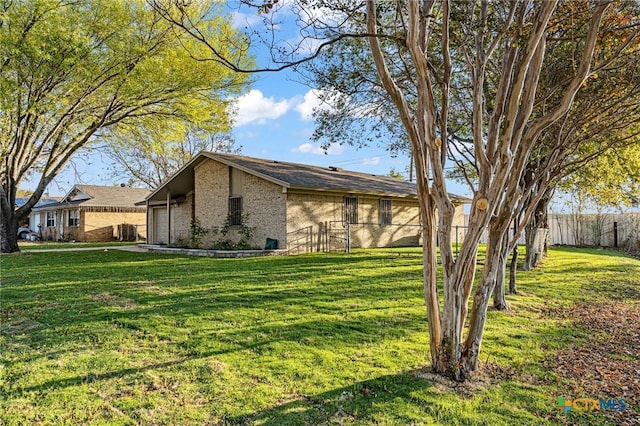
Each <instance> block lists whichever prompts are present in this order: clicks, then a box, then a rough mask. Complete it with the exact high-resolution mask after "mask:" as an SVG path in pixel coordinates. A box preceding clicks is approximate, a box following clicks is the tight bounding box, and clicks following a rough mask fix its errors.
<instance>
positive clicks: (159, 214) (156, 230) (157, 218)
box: [153, 207, 169, 244]
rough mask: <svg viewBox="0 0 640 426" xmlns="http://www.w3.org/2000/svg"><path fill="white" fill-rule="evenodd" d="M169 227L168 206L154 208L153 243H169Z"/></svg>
mask: <svg viewBox="0 0 640 426" xmlns="http://www.w3.org/2000/svg"><path fill="white" fill-rule="evenodd" d="M168 243H169V229H168V226H167V208H166V207H155V208H154V209H153V244H168Z"/></svg>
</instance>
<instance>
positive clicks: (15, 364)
mask: <svg viewBox="0 0 640 426" xmlns="http://www.w3.org/2000/svg"><path fill="white" fill-rule="evenodd" d="M0 264H1V271H0V274H1V279H2V289H1V299H0V303H1V307H2V310H1V317H0V319H1V322H2V332H1V333H0V343H1V348H0V349H1V350H0V362H1V363H2V365H1V366H0V396H1V398H2V400H1V401H0V404H2V407H0V408H1V409H0V424H3V425H4V424H6V425H23V424H74V425H75V424H144V425H146V424H162V425H165V424H176V425H188V424H193V425H202V424H272V425H283V424H287V425H288V424H309V425H315V424H325V423H326V424H331V423H335V424H363V425H364V424H376V423H377V424H400V425H403V424H445V425H449V424H487V425H498V424H509V425H511V424H532V425H538V424H566V423H567V422H578V423H588V424H606V423H607V421H608V420H607V419H608V417H606V416H605V414H601V413H596V414H582V413H577V412H571V413H569V414H567V415H565V414H563V413H561V412H560V411H559V410H558V409H556V408H555V405H556V403H557V399H558V397H559V396H565V397H567V398H572V397H576V396H579V395H572V394H569V393H568V392H571V391H572V390H573V389H576V386H574V385H575V383H576V382H575V379H572V378H565V377H563V376H562V375H561V374H559V373H558V372H557V371H556V370H554V368H553V367H549V365H550V364H549V362H550V361H553V359H554V354H556V353H559V351H562V350H565V349H566V348H570V347H572V345H581V344H584V343H585V342H587V339H588V336H589V333H590V331H588V330H581V329H579V328H576V327H575V326H573V325H572V324H571V322H570V321H571V320H570V318H566V317H565V318H560V317H559V316H558V315H554V314H553V313H554V312H557V311H558V310H561V309H563V307H571V306H572V305H580V304H584V303H585V302H587V303H589V304H597V303H609V302H611V301H620V303H625V304H631V306H633V307H634V308H635V307H640V304H639V303H640V261H638V260H634V259H631V258H627V257H624V256H622V255H620V254H619V253H617V252H611V251H599V250H592V251H588V250H575V249H553V250H552V252H551V257H550V258H549V259H547V260H546V261H545V265H544V267H543V268H541V269H539V270H536V271H533V272H530V273H524V272H522V273H519V277H520V283H519V288H520V290H522V291H523V292H524V294H522V295H518V296H510V297H509V298H508V300H509V302H510V303H511V305H512V306H513V308H514V311H513V312H497V311H490V312H489V314H488V321H487V327H486V333H485V341H484V346H483V353H482V355H481V359H482V362H483V371H484V374H482V375H481V377H479V379H478V381H477V382H476V383H475V384H474V385H473V386H469V385H467V386H463V387H460V388H458V389H456V390H452V389H451V388H450V387H449V386H447V384H446V383H445V384H443V383H440V382H439V381H437V380H436V381H434V380H433V379H432V377H431V376H429V375H427V374H425V373H426V372H427V371H428V370H426V369H424V367H425V366H426V365H427V363H428V361H427V354H428V337H427V324H426V313H425V307H424V302H423V293H422V282H421V255H420V252H419V250H418V249H394V250H370V251H357V252H355V253H352V254H348V255H345V254H342V253H341V254H311V255H302V256H290V257H271V258H254V259H210V258H200V257H183V256H172V255H171V256H170V255H159V254H148V253H131V252H122V251H117V250H109V251H89V252H66V253H35V252H27V253H22V254H16V255H3V256H2V257H0ZM602 338H603V339H604V338H605V337H602ZM637 361H639V360H638V358H637V352H636V355H635V358H634V357H633V356H632V357H631V359H630V360H629V362H637ZM582 396H586V397H601V396H608V397H617V396H618V395H589V394H586V395H582ZM633 402H634V403H635V402H636V401H633ZM638 410H639V409H638V405H637V404H636V405H634V406H632V407H631V408H629V409H628V411H627V412H626V414H625V415H627V416H632V417H634V416H637V415H638ZM635 418H638V417H635Z"/></svg>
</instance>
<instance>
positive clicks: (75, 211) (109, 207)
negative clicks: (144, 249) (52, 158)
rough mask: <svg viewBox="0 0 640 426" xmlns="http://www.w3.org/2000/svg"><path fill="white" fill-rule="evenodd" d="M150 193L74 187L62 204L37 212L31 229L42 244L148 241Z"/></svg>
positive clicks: (139, 189)
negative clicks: (147, 208) (47, 241)
mask: <svg viewBox="0 0 640 426" xmlns="http://www.w3.org/2000/svg"><path fill="white" fill-rule="evenodd" d="M150 192H151V191H150V190H148V189H142V188H129V187H125V186H96V185H75V186H74V187H73V188H72V189H71V190H70V191H69V192H68V193H67V195H65V196H64V197H63V198H62V200H60V201H59V202H56V203H50V204H47V205H44V206H42V207H38V208H34V209H33V211H32V213H31V229H32V230H34V231H36V232H39V233H40V237H41V239H43V240H66V241H70V240H75V241H113V240H114V239H119V240H126V241H135V240H140V239H146V234H147V232H146V207H144V206H137V205H136V203H138V202H140V201H142V200H144V199H145V197H146V196H147V195H149V193H150Z"/></svg>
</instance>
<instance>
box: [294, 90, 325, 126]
mask: <svg viewBox="0 0 640 426" xmlns="http://www.w3.org/2000/svg"><path fill="white" fill-rule="evenodd" d="M320 104H321V101H320V99H319V98H318V91H317V90H315V89H311V90H309V91H308V92H307V93H305V94H304V100H303V101H302V102H300V103H299V104H298V105H296V106H295V109H296V111H298V112H299V113H300V117H301V118H302V119H303V120H305V121H309V120H311V119H313V110H314V109H316V108H318V107H319V106H320Z"/></svg>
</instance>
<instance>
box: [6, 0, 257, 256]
mask: <svg viewBox="0 0 640 426" xmlns="http://www.w3.org/2000/svg"><path fill="white" fill-rule="evenodd" d="M212 4H213V5H214V6H212ZM198 5H201V6H202V7H203V9H199V10H195V9H193V10H190V13H193V14H194V15H193V16H200V12H202V10H205V9H206V10H207V12H208V13H210V15H209V16H208V21H209V23H210V26H209V27H208V28H204V29H203V31H205V32H206V34H207V35H208V36H209V38H210V40H211V43H212V44H214V45H218V46H219V49H220V51H222V52H224V54H225V55H226V56H228V57H231V58H234V60H236V61H237V62H238V63H242V64H245V65H247V64H249V63H250V60H249V58H248V57H247V55H246V52H245V51H244V50H243V49H242V47H243V43H244V42H243V38H242V37H241V36H240V35H239V34H238V33H237V32H236V31H235V30H233V29H232V27H231V24H230V23H229V20H228V19H223V18H222V17H220V15H219V14H218V13H217V10H216V9H215V7H216V6H215V5H216V3H214V2H212V3H209V4H206V2H199V3H198ZM185 47H189V48H190V49H189V50H187V49H185ZM203 50H204V48H203V47H202V46H200V45H199V44H198V43H195V42H194V41H193V40H192V39H191V38H190V37H185V36H184V34H182V33H179V32H176V31H174V28H173V27H172V26H171V25H169V24H168V23H167V22H166V21H165V20H163V19H161V18H160V16H159V15H158V14H157V12H155V11H154V10H153V9H152V8H150V7H148V4H147V3H146V2H145V1H143V0H136V1H124V0H115V1H113V0H77V1H65V0H56V1H50V0H29V1H27V0H13V1H9V0H7V1H1V2H0V74H1V78H0V158H1V160H0V161H1V162H2V167H1V168H0V213H1V221H0V239H1V242H0V251H1V252H4V253H6V252H14V251H17V250H19V248H18V244H17V235H16V233H17V228H18V226H19V225H20V224H21V222H23V221H24V220H25V218H26V217H27V215H28V214H29V212H30V211H31V209H32V208H33V206H34V205H35V204H36V203H37V202H38V200H39V199H40V197H41V196H42V194H43V193H44V191H45V189H46V187H47V185H48V184H49V183H50V182H51V181H52V180H53V179H54V177H55V176H56V175H57V174H58V173H59V172H60V170H61V169H62V168H63V167H64V166H65V165H66V164H67V163H68V162H69V160H70V159H71V158H72V157H73V156H74V155H75V154H76V153H77V152H78V151H79V150H80V149H82V148H83V147H85V146H87V145H89V144H91V143H92V142H93V141H94V140H95V139H96V136H98V135H99V134H100V132H112V133H113V132H116V129H132V128H136V129H148V130H150V131H160V130H162V132H163V134H165V135H166V134H171V135H172V136H173V137H174V139H179V133H180V132H183V131H184V130H185V129H186V128H187V127H188V126H198V127H200V128H206V127H207V126H209V125H211V123H213V122H220V119H219V118H218V117H219V115H222V116H223V118H222V121H225V120H227V118H225V117H224V114H226V107H227V105H228V104H229V100H230V96H231V95H233V94H237V93H239V92H240V91H241V90H242V89H243V88H244V87H245V85H246V83H247V76H246V75H240V74H237V73H233V72H230V71H229V70H228V68H226V67H222V66H215V65H212V64H209V63H207V64H204V63H201V62H198V61H195V60H193V58H192V57H191V56H190V55H191V53H193V52H198V51H201V52H202V51H203ZM25 179H29V180H31V181H33V182H37V183H36V188H35V190H34V192H33V194H32V195H31V196H30V197H29V200H28V201H27V203H26V204H24V205H22V206H20V207H16V204H15V198H16V194H17V191H18V187H19V185H20V184H21V183H22V182H23V181H24V180H25Z"/></svg>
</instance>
